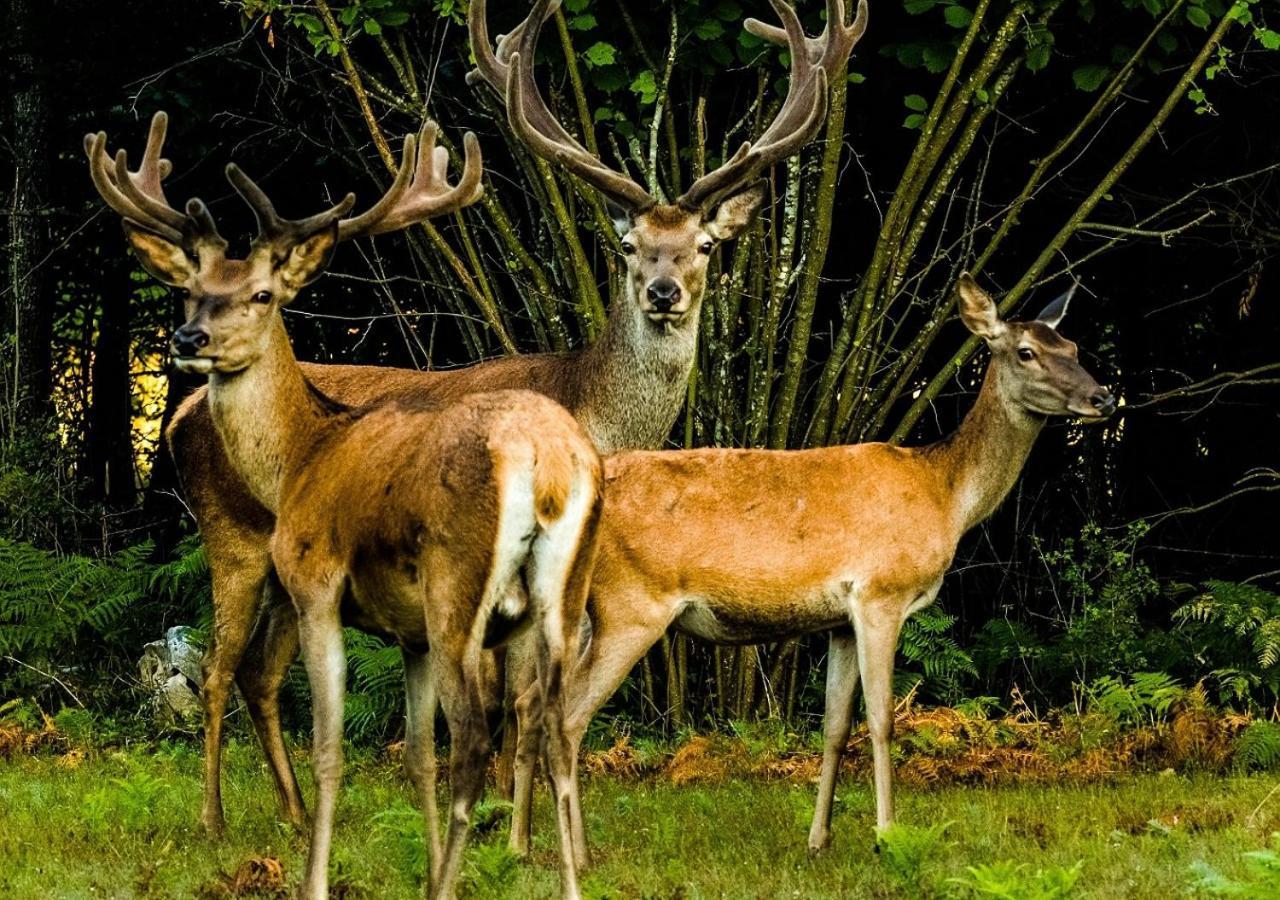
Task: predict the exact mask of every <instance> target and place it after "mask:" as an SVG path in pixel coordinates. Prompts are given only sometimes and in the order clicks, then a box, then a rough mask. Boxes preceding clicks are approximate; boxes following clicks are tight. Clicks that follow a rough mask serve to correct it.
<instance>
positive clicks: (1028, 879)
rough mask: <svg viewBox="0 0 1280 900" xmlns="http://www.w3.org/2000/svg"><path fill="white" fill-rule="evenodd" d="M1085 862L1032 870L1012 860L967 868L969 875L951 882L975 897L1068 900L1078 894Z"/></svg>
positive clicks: (1019, 899) (1005, 899) (1012, 899)
mask: <svg viewBox="0 0 1280 900" xmlns="http://www.w3.org/2000/svg"><path fill="white" fill-rule="evenodd" d="M1083 867H1084V862H1083V861H1081V862H1078V863H1076V864H1075V865H1074V866H1072V867H1071V868H1069V869H1068V868H1066V867H1064V866H1050V867H1049V868H1047V869H1037V870H1036V871H1035V872H1031V871H1030V866H1028V865H1027V864H1026V863H1015V862H1013V861H1012V860H1004V861H1002V862H996V863H989V864H984V865H980V866H968V867H967V868H966V870H965V871H966V872H967V873H968V874H967V875H964V876H960V877H958V878H952V879H950V880H951V883H952V884H955V885H957V886H958V887H960V888H961V889H963V890H965V891H967V892H968V894H969V895H970V896H973V897H999V898H1001V900H1065V898H1068V897H1074V896H1076V894H1077V891H1076V882H1078V881H1079V880H1080V871H1081V869H1082V868H1083Z"/></svg>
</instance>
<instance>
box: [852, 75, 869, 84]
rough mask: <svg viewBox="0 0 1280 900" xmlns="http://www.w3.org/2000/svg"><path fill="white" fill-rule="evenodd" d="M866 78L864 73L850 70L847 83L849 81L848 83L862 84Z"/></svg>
mask: <svg viewBox="0 0 1280 900" xmlns="http://www.w3.org/2000/svg"><path fill="white" fill-rule="evenodd" d="M866 80H867V76H866V75H863V74H862V73H861V72H850V73H849V83H850V84H862V83H863V82H864V81H866Z"/></svg>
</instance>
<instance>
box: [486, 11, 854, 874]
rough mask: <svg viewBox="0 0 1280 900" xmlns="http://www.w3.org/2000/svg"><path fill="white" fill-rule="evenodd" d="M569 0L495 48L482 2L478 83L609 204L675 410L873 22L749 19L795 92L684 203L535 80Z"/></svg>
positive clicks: (533, 14)
mask: <svg viewBox="0 0 1280 900" xmlns="http://www.w3.org/2000/svg"><path fill="white" fill-rule="evenodd" d="M559 2H560V0H536V2H535V3H534V4H533V8H532V10H531V11H530V12H529V14H528V16H527V17H526V18H525V19H524V20H523V21H522V22H520V23H519V24H518V25H517V26H516V27H515V28H513V29H512V30H511V32H509V33H508V34H506V35H504V36H502V37H500V38H499V39H498V40H497V42H496V44H495V45H493V46H491V45H490V40H489V28H488V22H487V18H486V5H487V4H486V0H472V3H471V7H470V10H469V13H468V27H469V28H470V31H471V48H472V53H473V54H474V56H475V60H476V68H475V70H474V71H473V72H471V73H470V74H469V75H468V80H470V81H473V82H474V81H479V80H483V81H484V82H486V83H487V84H488V85H489V86H490V87H492V88H493V89H494V90H496V91H497V92H498V93H499V95H500V96H501V97H502V99H503V102H504V104H505V107H506V112H507V119H508V122H509V123H510V126H511V130H512V131H513V132H514V133H515V134H516V136H517V137H519V138H520V140H521V141H522V142H523V143H525V144H526V145H527V146H528V147H529V148H530V149H531V150H532V151H533V152H534V153H536V154H537V155H539V156H541V157H542V158H543V159H545V160H547V161H548V162H551V163H555V164H557V165H560V166H563V167H564V168H565V169H567V170H568V171H570V172H572V173H573V174H574V175H575V176H576V177H578V178H580V179H581V180H582V181H584V182H586V183H587V184H589V185H590V186H592V187H593V188H595V189H596V190H598V191H599V192H600V193H601V194H603V195H604V197H605V198H606V199H607V200H608V201H609V204H610V208H611V210H612V211H613V214H614V219H615V224H616V226H617V229H618V232H619V235H620V237H621V246H622V251H623V254H624V255H625V257H626V267H627V271H626V279H625V296H624V298H623V302H622V306H623V309H624V310H631V309H639V310H640V311H642V312H643V314H644V317H645V318H646V319H647V320H648V322H647V323H646V322H643V321H635V320H632V319H624V320H623V321H624V322H627V323H629V324H632V326H633V327H635V328H639V329H641V330H642V331H643V332H644V333H646V334H648V333H651V332H652V331H653V330H654V329H659V330H660V332H661V333H662V334H663V335H664V338H663V340H662V342H661V345H662V346H663V347H664V348H665V349H666V364H667V366H668V367H669V369H670V371H672V372H678V373H679V377H677V378H674V379H672V380H670V381H668V382H667V384H666V390H667V392H668V395H667V396H666V397H663V398H662V399H661V403H662V405H663V406H664V407H668V408H671V409H676V408H678V406H679V402H680V399H681V397H682V396H683V394H684V391H685V386H686V379H687V377H688V373H689V369H690V367H691V366H692V364H693V353H694V348H695V343H696V339H697V329H698V319H699V313H700V310H701V305H702V298H703V294H704V293H705V290H706V275H707V262H708V259H709V258H710V255H711V253H712V252H713V251H714V250H715V248H716V245H717V244H718V242H720V241H722V240H724V239H726V238H728V237H732V236H733V235H735V234H736V233H737V232H738V231H739V230H741V228H742V227H743V226H745V224H746V223H747V222H748V221H749V219H750V217H751V216H752V215H753V214H754V211H755V209H756V208H757V207H758V206H759V205H760V203H761V202H762V200H763V198H764V185H763V183H762V182H761V181H760V180H759V177H760V175H761V173H763V172H764V171H765V170H766V169H768V168H769V167H771V166H773V165H775V164H776V163H778V162H780V161H781V160H784V159H786V158H787V157H789V156H792V155H794V154H795V153H797V152H798V151H799V150H800V148H801V147H803V146H804V145H805V144H807V143H808V142H809V141H811V140H813V138H814V137H815V135H816V134H817V133H818V131H819V129H820V128H821V127H822V124H823V121H824V119H825V116H826V109H827V93H828V92H827V85H828V83H829V81H830V79H832V78H833V77H837V76H838V75H839V74H840V73H842V72H843V71H844V66H845V64H846V62H847V60H848V57H849V54H850V53H851V52H852V51H853V48H854V45H855V44H857V42H858V40H859V39H860V38H861V37H862V35H863V33H864V32H865V31H866V27H867V20H868V14H867V4H866V0H859V3H858V12H857V16H856V17H855V19H854V20H853V22H852V23H847V22H846V18H847V16H846V9H845V5H844V2H843V0H827V4H826V12H827V21H826V25H825V28H824V30H823V32H822V34H820V35H819V36H818V37H816V38H808V37H806V36H805V34H804V30H803V28H802V26H801V24H800V19H799V17H798V16H797V14H796V12H795V10H794V9H793V8H792V7H791V6H789V5H788V4H787V3H786V2H784V0H770V4H771V5H772V6H773V9H774V11H775V12H776V13H777V15H778V17H779V18H780V19H781V21H782V25H781V27H778V26H771V25H766V24H764V23H762V22H759V21H757V20H755V19H750V20H748V21H747V22H746V28H747V29H748V30H750V31H751V32H752V33H754V34H756V35H758V36H760V37H762V38H764V39H766V40H769V41H773V42H775V43H779V44H782V45H784V46H785V47H786V48H787V49H788V51H789V54H790V57H791V70H790V80H789V83H788V87H787V95H786V97H785V98H784V100H783V102H782V104H781V106H780V107H779V109H778V112H777V115H776V116H775V117H774V119H773V121H772V122H771V123H770V124H769V125H768V126H767V127H766V128H765V129H764V131H763V132H762V133H761V134H760V136H759V137H757V138H756V139H755V140H754V141H748V142H746V143H744V144H743V145H742V146H741V147H740V148H739V149H738V151H737V152H736V153H734V154H733V155H732V156H731V157H730V158H729V159H728V160H726V161H725V162H724V164H723V165H722V166H720V167H719V168H718V169H715V170H713V171H711V172H708V173H707V174H706V175H703V176H702V177H701V178H698V179H697V180H695V181H694V182H693V183H692V184H691V185H690V186H689V188H688V190H686V191H685V192H684V193H683V194H681V195H680V196H679V197H677V198H676V199H675V200H674V201H673V202H664V201H662V200H660V199H659V198H657V197H655V196H653V195H652V194H651V193H650V192H649V191H648V190H647V189H646V188H644V187H642V186H641V185H640V184H638V183H636V182H635V181H633V180H632V179H631V178H630V176H628V175H626V174H623V173H622V172H619V171H616V170H614V169H612V168H610V167H609V166H608V165H606V164H605V163H604V162H603V161H602V160H601V159H600V158H598V157H596V156H594V155H593V154H592V153H591V152H590V151H588V150H587V149H586V148H585V147H584V146H583V145H582V144H581V143H580V142H579V141H578V140H577V139H576V138H574V137H573V136H572V135H571V134H570V133H569V132H568V130H567V129H566V128H565V127H564V126H563V125H562V124H561V123H560V122H559V120H558V119H557V118H556V117H555V115H554V114H553V113H552V111H551V110H550V108H549V107H548V106H547V104H546V102H545V101H544V100H543V98H542V94H541V92H540V91H539V89H538V85H537V83H536V81H535V79H534V71H533V60H534V51H535V49H536V47H537V43H538V35H539V34H540V32H541V29H542V26H543V24H544V23H545V22H546V21H547V19H548V18H550V17H551V15H552V14H553V13H554V12H555V10H556V9H557V8H558V7H559ZM605 339H606V340H608V335H606V338H605ZM516 655H518V654H516ZM511 670H512V672H511V677H512V678H513V680H515V681H520V680H522V679H523V680H524V681H526V682H527V681H528V679H529V672H531V668H530V665H529V664H528V662H527V661H524V662H523V664H522V661H521V660H519V659H513V660H511ZM521 670H523V673H524V674H521ZM610 692H612V689H610ZM513 693H514V692H513ZM606 696H607V695H606ZM535 705H536V704H534V703H533V701H532V700H525V701H522V702H518V705H517V710H518V711H520V710H527V709H532V708H533V707H534V706H535ZM517 731H518V732H519V731H520V729H517ZM517 744H520V745H522V747H523V749H517V751H516V765H515V792H514V793H515V799H516V804H515V815H514V817H513V820H512V832H511V840H512V847H513V849H515V850H516V851H517V852H520V853H523V852H527V850H528V844H529V818H528V809H529V798H530V796H531V790H532V778H533V766H534V752H533V750H534V747H536V745H537V742H536V740H534V739H533V738H530V739H529V740H528V741H521V740H517ZM574 810H575V814H574V819H575V829H576V830H575V842H576V843H575V847H576V848H577V849H578V851H579V852H580V853H582V854H583V857H582V862H583V863H585V862H586V855H585V854H586V839H585V838H586V836H585V833H584V832H583V830H582V825H581V814H580V811H579V810H578V804H577V798H576V796H575V799H574Z"/></svg>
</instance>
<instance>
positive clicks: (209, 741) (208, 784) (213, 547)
mask: <svg viewBox="0 0 1280 900" xmlns="http://www.w3.org/2000/svg"><path fill="white" fill-rule="evenodd" d="M235 543H236V544H237V546H234V547H232V546H227V542H223V541H219V540H216V539H213V538H211V537H210V538H208V539H206V546H207V548H208V553H209V565H210V568H211V569H212V575H213V631H212V633H211V636H210V641H209V649H208V651H207V652H206V653H205V655H204V659H203V661H202V663H201V668H202V669H203V674H204V687H203V689H202V691H201V699H202V700H203V701H204V800H203V803H202V805H201V810H200V823H201V824H202V825H203V826H204V829H205V832H206V833H208V834H209V835H210V836H211V837H220V836H221V835H222V833H223V831H224V830H225V820H224V819H223V815H222V727H223V717H224V716H225V715H226V711H227V702H228V700H229V699H230V697H231V684H232V681H233V679H234V678H235V673H236V670H237V669H238V668H239V666H240V662H241V660H242V659H243V657H244V652H245V647H246V646H247V645H248V643H249V636H250V634H251V633H252V631H253V625H254V621H255V620H256V618H257V615H258V604H259V602H260V600H261V597H262V589H263V584H264V582H265V580H266V577H267V572H268V570H269V569H270V567H271V559H270V554H269V552H268V549H267V539H266V538H263V539H262V541H261V542H260V543H255V542H253V541H251V540H240V541H237V542H235Z"/></svg>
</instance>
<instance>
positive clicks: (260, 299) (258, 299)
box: [253, 291, 271, 303]
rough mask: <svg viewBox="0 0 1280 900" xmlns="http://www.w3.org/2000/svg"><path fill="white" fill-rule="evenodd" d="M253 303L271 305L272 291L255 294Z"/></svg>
mask: <svg viewBox="0 0 1280 900" xmlns="http://www.w3.org/2000/svg"><path fill="white" fill-rule="evenodd" d="M253 302H254V303H270V302H271V292H270V291H258V293H256V294H254V295H253Z"/></svg>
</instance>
